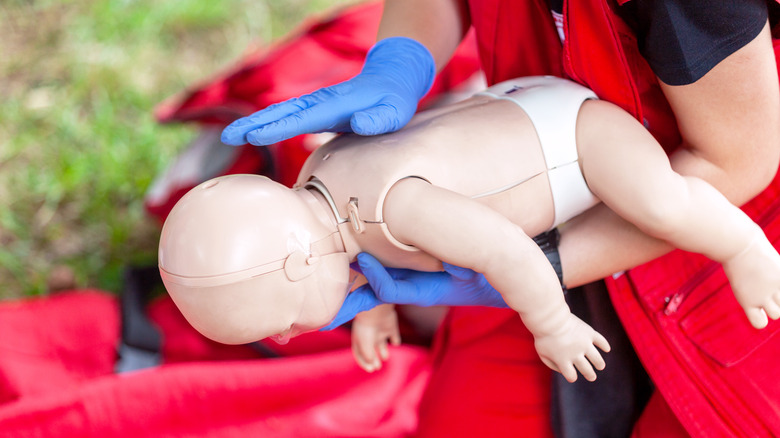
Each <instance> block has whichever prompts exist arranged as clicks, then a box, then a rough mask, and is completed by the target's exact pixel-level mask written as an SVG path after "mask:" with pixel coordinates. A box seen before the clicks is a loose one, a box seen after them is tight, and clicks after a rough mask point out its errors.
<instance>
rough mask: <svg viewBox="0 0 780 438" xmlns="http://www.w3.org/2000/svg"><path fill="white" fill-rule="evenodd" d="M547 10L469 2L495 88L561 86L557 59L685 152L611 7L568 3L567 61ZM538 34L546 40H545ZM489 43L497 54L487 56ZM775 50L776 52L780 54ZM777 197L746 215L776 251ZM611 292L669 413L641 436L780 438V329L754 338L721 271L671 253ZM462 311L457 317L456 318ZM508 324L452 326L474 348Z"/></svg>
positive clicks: (478, 321) (652, 413) (770, 194)
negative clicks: (527, 78)
mask: <svg viewBox="0 0 780 438" xmlns="http://www.w3.org/2000/svg"><path fill="white" fill-rule="evenodd" d="M517 3H529V4H526V5H522V6H521V5H518V4H517ZM531 3H536V4H531ZM544 3H545V2H544V1H543V0H539V1H536V2H533V1H532V2H511V1H505V0H487V1H485V0H480V1H471V2H470V5H471V6H470V11H471V14H472V15H471V19H472V23H473V24H474V26H475V28H476V31H477V40H478V41H479V44H480V45H479V47H480V49H481V50H483V52H482V53H481V57H482V60H483V63H484V67H485V70H486V71H487V72H488V79H489V81H490V82H496V81H500V80H503V79H506V78H509V77H515V76H524V75H528V74H538V73H539V71H540V69H541V72H543V73H548V74H554V75H560V74H561V73H560V70H561V67H560V65H559V64H558V60H557V59H556V58H555V56H556V54H561V56H562V60H563V70H564V72H565V74H566V75H567V76H569V77H571V78H573V79H575V80H577V81H579V82H582V83H583V84H585V85H587V86H589V87H590V88H592V89H593V90H594V91H596V93H597V94H598V95H599V96H600V97H601V98H603V99H606V100H610V101H613V102H614V103H616V104H618V105H620V106H621V107H623V108H624V109H626V110H627V111H629V112H630V113H631V114H633V115H634V116H635V117H636V118H637V119H639V120H642V121H643V123H645V125H646V126H648V128H649V130H650V131H651V132H652V133H653V135H654V136H655V137H656V138H657V139H658V140H659V142H661V144H662V145H664V147H666V148H667V150H671V149H673V148H674V147H675V146H676V145H677V144H678V143H679V133H678V132H677V127H676V123H675V121H674V118H673V115H672V112H671V111H670V110H669V106H668V103H667V102H666V100H665V99H664V97H663V94H662V93H661V90H660V88H659V86H658V83H657V80H656V79H655V76H654V75H653V74H652V72H651V70H650V69H649V67H648V66H647V63H646V62H645V61H644V60H643V59H642V57H641V55H640V54H639V53H638V50H637V47H636V42H635V39H634V36H633V35H632V33H631V32H630V31H629V29H628V28H627V27H626V25H625V23H623V22H622V21H621V20H620V19H619V18H618V17H617V16H616V15H615V14H614V13H613V12H612V11H611V9H610V7H611V4H610V2H607V1H603V0H591V1H583V2H564V17H565V18H564V30H565V32H566V42H565V44H564V46H563V51H562V53H561V50H560V47H559V46H560V44H559V42H558V40H554V41H553V38H551V36H550V35H551V34H552V32H553V31H554V30H553V29H552V28H551V26H552V20H551V19H550V16H549V11H548V10H547V9H546V8H545V7H543V6H544ZM520 10H523V11H525V12H529V14H527V15H522V14H518V13H514V14H511V15H510V16H511V19H505V18H503V16H506V15H507V14H509V13H510V12H518V11H520ZM534 11H537V13H536V14H534V13H533V12H534ZM540 23H544V24H540ZM548 24H549V26H548ZM548 28H549V29H548ZM539 32H546V35H544V36H539V35H538V33H539ZM545 41H546V42H547V43H546V45H545ZM494 43H495V44H494ZM493 44H494V46H493V47H495V50H493V49H491V48H490V47H488V46H491V45H493ZM540 48H546V50H543V49H540ZM779 48H780V44H778V42H777V41H775V52H776V53H778V49H779ZM778 65H779V66H780V61H779V64H778ZM779 189H780V183H778V181H777V180H776V181H775V183H773V185H772V187H770V188H769V189H767V190H766V191H765V192H764V193H763V194H762V195H760V196H759V197H758V199H756V200H754V201H753V202H751V203H750V204H749V205H747V206H745V210H746V211H747V212H748V213H750V214H752V215H754V216H755V217H758V216H761V217H762V218H763V219H762V220H761V221H760V223H761V224H762V225H763V226H765V228H766V230H767V233H768V234H769V235H770V237H771V238H773V239H775V240H776V239H777V238H778V235H780V230H777V229H776V228H778V227H780V220H778V219H776V218H775V216H776V213H773V212H774V211H775V210H776V209H778V208H780V207H778V206H780V204H778V202H777V194H778V193H777V191H778V190H779ZM776 243H777V242H776ZM608 286H609V288H610V293H611V297H612V300H613V302H614V304H615V307H616V309H617V310H618V313H619V315H620V317H621V320H622V321H623V324H624V325H625V327H626V329H627V331H628V334H629V336H630V337H631V339H632V341H633V343H634V345H635V346H636V349H637V351H638V354H639V356H640V358H641V359H642V361H643V363H644V365H645V366H646V368H647V369H648V372H649V373H650V375H651V376H652V377H653V380H654V381H655V383H656V385H657V387H658V390H659V391H660V394H661V395H662V396H663V397H664V398H665V399H666V401H667V402H668V406H669V408H670V409H661V408H657V406H658V404H660V403H661V402H658V401H654V402H653V404H652V405H651V407H650V408H649V409H648V411H647V412H646V413H645V415H644V416H643V418H642V421H641V422H640V426H641V427H642V428H643V429H642V430H643V431H644V435H640V436H647V435H648V432H647V431H648V430H652V428H651V429H644V427H645V426H646V425H648V424H666V425H674V424H676V421H674V419H671V418H669V417H668V415H669V413H670V412H674V414H675V415H676V416H677V417H678V418H679V420H680V421H681V422H682V424H683V425H684V426H685V428H686V429H687V430H688V432H690V433H691V434H693V435H695V436H777V435H779V434H780V402H778V400H780V381H778V380H777V379H776V378H775V377H774V374H773V373H772V372H771V371H769V372H768V370H772V369H774V365H775V364H776V363H777V359H778V356H779V355H780V348H778V345H777V343H778V342H780V337H777V336H775V334H776V332H777V330H778V329H777V326H778V325H780V324H778V323H776V322H775V323H772V324H771V325H770V327H768V328H767V329H764V330H762V331H756V330H753V329H752V328H751V327H750V326H749V325H748V323H747V321H746V319H745V317H744V315H743V312H742V310H741V309H740V308H739V307H738V306H737V304H736V301H735V300H734V298H733V296H732V294H731V291H730V289H729V288H728V286H727V285H726V280H725V278H724V277H723V274H722V271H721V270H720V269H719V267H717V266H716V265H714V264H713V263H711V262H708V261H706V260H705V259H703V258H701V257H697V256H693V255H690V254H686V253H682V252H675V253H673V254H671V255H669V256H667V257H664V258H661V259H659V260H657V261H655V262H652V263H649V264H647V265H644V266H641V267H639V268H636V269H633V270H632V271H631V272H630V273H629V274H627V275H624V276H622V277H620V278H618V279H617V280H613V281H608ZM674 291H683V292H684V293H683V296H686V297H687V298H685V300H684V301H683V302H682V303H679V308H678V309H677V311H675V312H672V313H671V314H668V315H667V314H665V313H664V312H663V308H664V306H665V299H667V298H670V299H672V301H671V302H672V303H675V304H672V306H675V305H677V298H675V297H679V296H680V295H675V293H674ZM461 312H462V311H460V310H457V311H454V313H456V315H457V314H461ZM476 312H478V313H480V314H481V315H477V314H476ZM507 318H511V316H506V315H503V316H502V313H501V312H499V311H497V310H493V309H481V310H476V311H474V313H471V314H470V315H468V317H467V319H468V320H470V321H471V324H472V326H471V327H469V328H468V329H465V328H464V325H463V324H457V321H458V320H459V319H461V318H460V316H459V317H453V318H449V319H447V320H446V323H447V324H449V326H448V327H447V332H448V333H449V336H450V337H451V338H463V339H464V342H483V341H478V340H475V338H477V337H479V336H482V337H484V338H486V339H492V337H493V335H494V333H495V332H497V331H498V330H499V328H500V327H504V323H505V321H506V319H507ZM460 332H463V333H465V334H464V335H460V334H459V333H460ZM517 332H518V336H522V335H521V334H519V333H520V331H519V330H518V331H517ZM477 334H478V335H477ZM484 342H489V341H488V340H485V341H484ZM508 345H509V344H508V341H507V346H508ZM496 348H502V347H501V346H499V345H496ZM528 348H530V346H529V347H528ZM486 369H487V366H486V365H485V364H477V365H475V366H473V367H472V368H471V369H468V370H466V369H465V366H464V367H463V369H461V372H462V374H463V375H474V374H477V373H480V372H482V371H483V370H486ZM433 379H434V380H435V379H436V377H435V374H434V377H433ZM483 384H484V386H483V391H491V389H489V388H490V387H494V388H501V387H502V386H504V385H507V381H506V380H504V379H495V380H493V381H490V382H487V381H484V382H483ZM429 398H431V399H432V398H433V396H430V395H428V394H426V395H425V398H424V400H427V399H429ZM465 400H466V402H467V403H468V402H469V401H470V399H468V398H467V399H465ZM656 400H657V399H656ZM507 424H509V423H507ZM640 426H638V427H640ZM673 429H675V428H674V427H673V426H670V430H673ZM642 430H638V432H642ZM663 436H666V435H663Z"/></svg>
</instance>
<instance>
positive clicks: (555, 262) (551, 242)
mask: <svg viewBox="0 0 780 438" xmlns="http://www.w3.org/2000/svg"><path fill="white" fill-rule="evenodd" d="M560 237H561V235H560V233H559V232H558V229H557V228H553V229H552V230H550V231H546V232H544V233H542V234H539V235H538V236H536V237H534V242H536V244H537V245H539V248H540V249H541V250H542V251H543V252H544V255H546V256H547V260H549V261H550V264H551V265H552V267H553V269H555V274H556V275H558V282H560V283H561V287H562V288H563V291H564V292H566V286H565V285H564V284H563V267H562V266H561V256H560V254H558V241H559V240H560Z"/></svg>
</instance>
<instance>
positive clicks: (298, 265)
mask: <svg viewBox="0 0 780 438" xmlns="http://www.w3.org/2000/svg"><path fill="white" fill-rule="evenodd" d="M319 259H320V258H319V257H316V256H311V255H308V254H306V253H304V252H303V251H301V250H295V251H293V252H292V253H290V255H289V256H287V259H285V261H284V273H285V275H287V278H288V279H289V280H290V281H300V280H303V279H304V278H306V277H308V276H309V275H311V274H312V273H314V271H316V270H317V264H318V263H319V261H320V260H319Z"/></svg>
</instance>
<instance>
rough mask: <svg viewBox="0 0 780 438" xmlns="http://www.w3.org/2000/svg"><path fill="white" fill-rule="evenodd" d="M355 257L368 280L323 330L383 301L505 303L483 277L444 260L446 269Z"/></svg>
mask: <svg viewBox="0 0 780 438" xmlns="http://www.w3.org/2000/svg"><path fill="white" fill-rule="evenodd" d="M357 260H358V266H359V268H360V271H361V272H362V273H363V275H365V276H366V279H367V280H368V284H366V285H363V286H361V287H359V288H358V289H356V290H355V291H353V292H352V293H350V294H348V295H347V298H346V300H344V304H342V306H341V309H340V310H339V313H338V314H337V315H336V318H335V319H334V320H333V322H331V323H330V325H328V326H327V327H325V328H323V329H322V330H332V329H334V328H336V327H338V326H340V325H341V324H344V323H345V322H347V321H349V320H351V319H352V318H354V317H355V315H357V314H358V313H360V312H364V311H366V310H370V309H373V308H374V307H376V306H378V305H380V304H383V303H393V304H414V305H417V306H423V307H428V306H488V307H508V306H507V305H506V303H505V302H504V299H503V298H502V297H501V294H500V293H498V291H497V290H495V289H494V288H493V287H492V286H491V285H490V284H489V283H488V282H487V280H486V279H485V277H484V276H483V275H482V274H478V273H476V272H474V271H472V270H470V269H464V268H459V267H457V266H452V265H449V264H446V263H445V264H444V270H445V272H419V271H412V270H409V269H396V268H385V267H384V266H382V264H381V263H379V261H378V260H377V259H375V258H374V257H373V256H371V255H370V254H368V253H361V254H358V256H357Z"/></svg>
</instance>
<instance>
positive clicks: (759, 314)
mask: <svg viewBox="0 0 780 438" xmlns="http://www.w3.org/2000/svg"><path fill="white" fill-rule="evenodd" d="M745 314H746V315H747V318H748V321H750V324H751V325H752V326H753V327H755V328H757V329H762V328H764V327H766V326H767V324H769V319H768V318H767V316H766V313H764V309H761V308H758V307H754V308H750V309H747V310H745Z"/></svg>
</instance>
